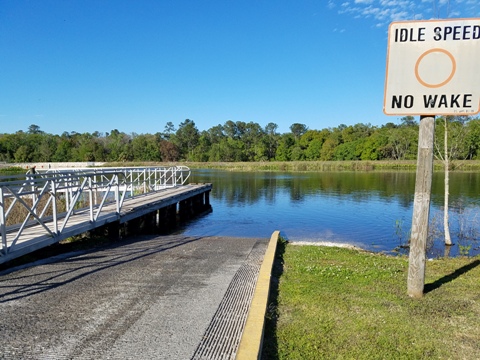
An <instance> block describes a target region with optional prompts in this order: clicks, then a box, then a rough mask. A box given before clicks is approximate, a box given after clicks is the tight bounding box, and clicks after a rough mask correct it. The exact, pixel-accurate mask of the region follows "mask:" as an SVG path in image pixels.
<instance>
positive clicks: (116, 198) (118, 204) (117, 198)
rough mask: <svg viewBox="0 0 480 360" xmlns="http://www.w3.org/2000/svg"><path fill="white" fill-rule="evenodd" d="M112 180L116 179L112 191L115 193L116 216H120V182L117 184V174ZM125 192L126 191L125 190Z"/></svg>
mask: <svg viewBox="0 0 480 360" xmlns="http://www.w3.org/2000/svg"><path fill="white" fill-rule="evenodd" d="M113 176H114V178H115V179H116V181H115V182H116V184H115V183H114V186H115V188H114V191H115V203H116V205H117V214H120V189H119V186H120V182H119V178H118V174H115V175H113ZM125 191H127V190H126V189H125Z"/></svg>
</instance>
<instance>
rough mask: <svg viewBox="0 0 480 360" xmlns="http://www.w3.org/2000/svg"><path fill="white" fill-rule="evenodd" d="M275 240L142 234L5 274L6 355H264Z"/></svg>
mask: <svg viewBox="0 0 480 360" xmlns="http://www.w3.org/2000/svg"><path fill="white" fill-rule="evenodd" d="M277 238H278V232H275V233H274V234H273V235H272V237H271V238H270V239H253V238H232V237H185V236H182V235H169V236H153V235H152V236H147V235H144V236H140V237H132V238H127V239H124V240H121V241H118V242H115V243H113V244H112V245H109V246H107V247H104V248H101V249H96V250H90V251H86V252H83V253H73V254H68V255H62V256H59V257H56V258H51V259H48V260H46V261H44V262H41V263H37V264H34V266H30V267H26V268H23V269H18V268H17V269H12V270H10V271H9V272H3V273H2V274H0V303H1V306H0V313H1V318H2V321H1V325H0V336H1V338H2V340H3V344H2V347H0V358H1V359H175V360H178V359H234V358H237V359H253V358H256V357H258V354H259V352H260V347H261V337H262V330H263V317H264V314H265V309H266V304H267V296H268V285H269V276H270V271H271V268H272V263H273V257H274V253H275V246H276V243H277ZM245 329H247V330H245ZM252 354H253V355H252Z"/></svg>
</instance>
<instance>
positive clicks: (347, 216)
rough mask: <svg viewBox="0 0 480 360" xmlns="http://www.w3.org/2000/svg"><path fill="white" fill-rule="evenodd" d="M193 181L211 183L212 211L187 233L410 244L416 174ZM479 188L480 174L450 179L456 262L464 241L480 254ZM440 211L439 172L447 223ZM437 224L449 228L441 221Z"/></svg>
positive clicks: (248, 175)
mask: <svg viewBox="0 0 480 360" xmlns="http://www.w3.org/2000/svg"><path fill="white" fill-rule="evenodd" d="M191 181H192V182H211V183H212V184H213V190H212V194H211V203H212V206H213V212H212V213H211V214H209V215H207V216H205V217H203V218H201V219H197V220H195V221H194V222H193V223H191V224H189V225H188V226H187V227H186V228H185V230H184V232H185V233H187V234H189V235H225V236H247V237H269V236H270V234H271V233H272V232H273V231H274V230H281V231H282V234H283V236H285V237H287V238H288V239H289V240H290V241H311V242H316V241H330V242H348V243H351V244H355V245H357V246H360V247H362V248H365V249H368V250H373V251H384V252H392V250H393V249H395V248H396V247H398V246H399V245H402V244H404V243H405V241H406V239H408V232H409V229H410V226H411V216H412V206H413V193H414V189H415V174H414V173H412V172H327V173H325V172H322V173H272V172H229V171H221V170H194V171H193V174H192V180H191ZM479 190H480V177H479V174H476V173H454V174H451V189H450V197H451V201H450V203H451V204H452V205H451V206H452V211H451V213H452V218H453V219H452V224H451V227H452V237H453V238H454V239H455V235H454V233H455V234H460V236H457V238H456V240H454V241H455V242H457V246H456V247H454V248H452V249H451V252H450V254H451V255H452V256H455V255H457V254H458V253H459V251H460V250H461V249H464V250H463V251H465V247H463V248H460V247H459V246H458V245H460V244H462V243H465V244H466V243H469V244H470V243H471V244H472V245H471V247H470V249H469V254H475V253H479V252H480V251H479V249H478V243H477V238H478V237H477V234H476V233H477V230H476V229H477V228H478V226H472V225H476V222H475V221H477V220H476V217H477V214H478V212H479V209H480V203H479V196H478V194H479ZM442 206H443V174H441V173H438V174H435V175H434V179H433V183H432V208H431V218H432V219H434V220H435V221H437V219H439V218H440V219H443V216H442V215H441V214H442V213H441V208H442ZM439 214H440V215H439ZM474 220H475V221H474ZM442 221H443V220H442ZM478 221H480V219H478ZM399 224H400V226H399ZM468 224H470V226H468ZM434 225H435V226H437V227H438V226H440V228H441V226H443V225H441V224H439V223H438V221H437V223H435V224H434ZM431 227H433V226H431ZM462 234H463V235H462ZM465 234H468V236H464V235H465ZM435 236H436V237H435ZM438 236H439V234H438V233H437V234H436V235H435V234H434V235H432V237H431V239H430V242H431V244H432V246H431V247H430V249H429V254H430V256H439V255H443V253H444V251H445V249H444V246H443V245H442V239H440V238H439V237H438ZM467 238H468V240H467ZM461 246H468V245H461Z"/></svg>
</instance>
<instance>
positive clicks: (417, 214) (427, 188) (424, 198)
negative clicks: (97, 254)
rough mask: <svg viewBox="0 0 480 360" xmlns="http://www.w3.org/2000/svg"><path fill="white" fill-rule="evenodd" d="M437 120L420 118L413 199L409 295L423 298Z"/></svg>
mask: <svg viewBox="0 0 480 360" xmlns="http://www.w3.org/2000/svg"><path fill="white" fill-rule="evenodd" d="M434 134H435V117H433V116H422V117H420V131H419V136H418V156H417V175H416V180H415V197H414V200H413V217H412V231H411V235H410V254H409V260H408V280H407V292H408V295H409V296H411V297H415V298H420V297H422V296H423V288H424V284H425V261H426V256H425V253H426V248H427V237H428V217H429V214H430V194H431V189H432V174H433V140H434Z"/></svg>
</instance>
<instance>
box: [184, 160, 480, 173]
mask: <svg viewBox="0 0 480 360" xmlns="http://www.w3.org/2000/svg"><path fill="white" fill-rule="evenodd" d="M185 165H187V166H189V167H190V168H192V169H221V170H229V171H286V172H308V171H315V172H319V171H386V170H388V171H391V170H393V171H415V170H416V167H417V161H416V160H401V161H400V160H399V161H393V160H388V161H263V162H204V163H200V162H186V163H185ZM434 168H435V171H443V164H442V163H441V162H440V161H435V162H434ZM450 170H451V171H480V161H478V160H468V161H466V160H465V161H460V160H456V161H453V162H452V163H451V164H450Z"/></svg>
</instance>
